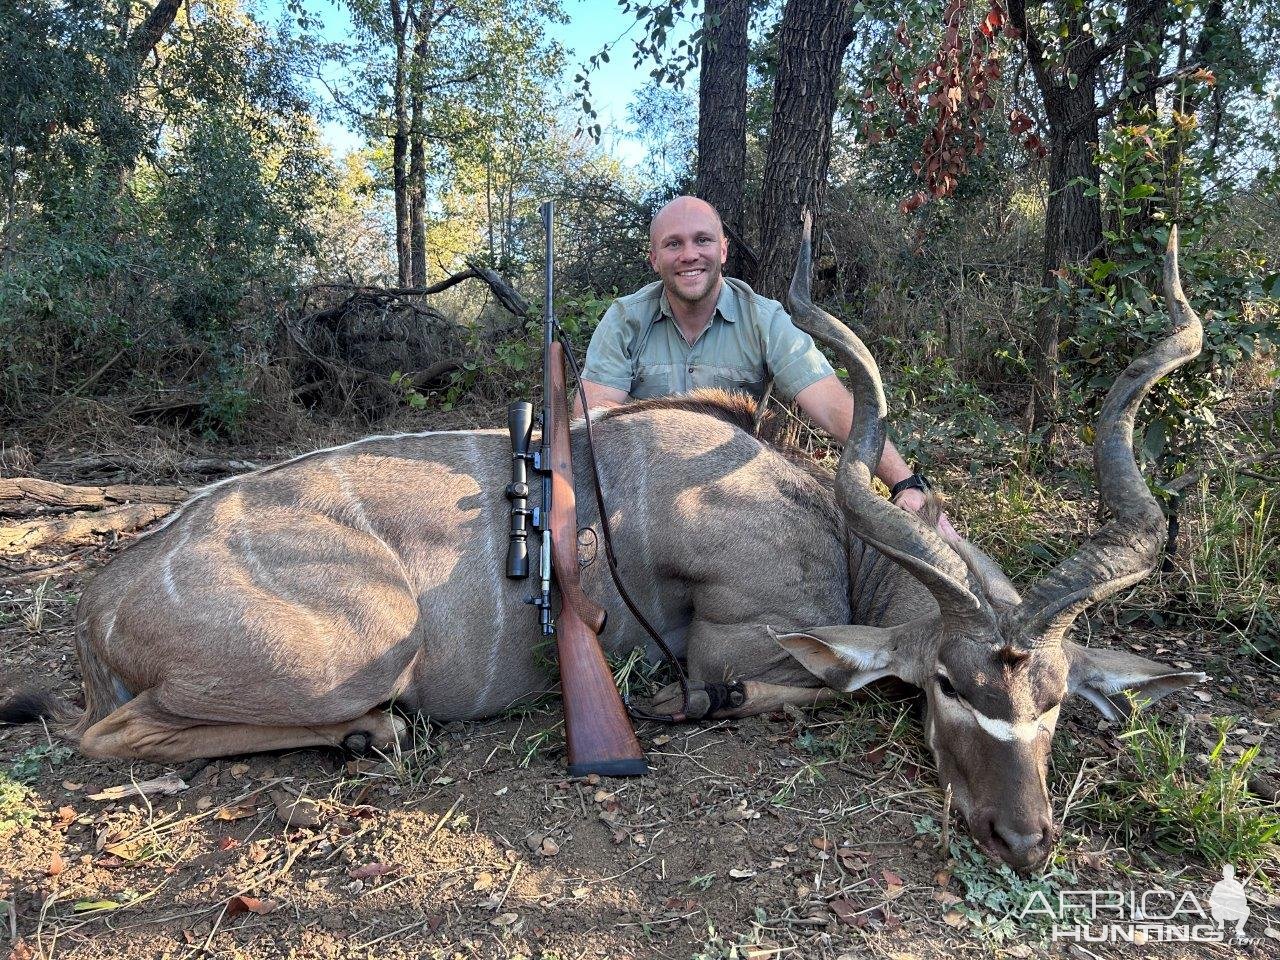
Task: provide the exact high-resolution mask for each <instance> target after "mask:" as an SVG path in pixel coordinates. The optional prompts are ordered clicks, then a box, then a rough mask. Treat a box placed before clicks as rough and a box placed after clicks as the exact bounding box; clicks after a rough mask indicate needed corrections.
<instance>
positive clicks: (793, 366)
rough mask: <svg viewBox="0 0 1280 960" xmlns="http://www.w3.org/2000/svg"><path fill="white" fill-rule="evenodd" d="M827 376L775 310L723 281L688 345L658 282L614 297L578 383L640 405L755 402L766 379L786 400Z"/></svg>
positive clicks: (816, 354)
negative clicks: (734, 393)
mask: <svg viewBox="0 0 1280 960" xmlns="http://www.w3.org/2000/svg"><path fill="white" fill-rule="evenodd" d="M833 372H834V371H833V370H832V369H831V364H829V363H828V362H827V358H826V357H824V356H823V355H822V353H821V351H819V350H818V348H817V347H816V346H814V343H813V338H812V337H810V336H809V335H808V334H807V333H805V332H803V331H802V330H800V329H798V328H797V327H796V325H795V324H794V323H792V322H791V318H790V317H789V316H787V312H786V311H785V310H783V309H782V304H780V303H778V302H777V301H776V300H768V299H766V298H764V297H762V296H760V295H759V294H757V293H756V292H755V291H754V290H752V289H751V288H750V287H749V286H747V285H746V284H745V283H743V282H742V281H741V280H735V279H733V278H731V277H725V278H724V284H723V285H722V286H721V288H720V298H719V299H718V300H717V301H716V312H715V313H714V314H713V315H712V317H711V323H710V324H708V326H707V328H706V329H705V330H703V331H702V334H701V335H700V336H699V337H698V339H697V340H696V341H695V342H694V343H693V344H692V345H690V344H689V343H688V342H686V341H685V339H684V336H683V335H682V334H681V333H680V328H679V327H678V326H676V322H675V320H674V319H673V317H672V315H671V305H670V303H669V302H668V300H667V294H666V291H665V290H664V289H663V287H662V281H661V280H655V281H654V282H653V283H651V284H649V285H648V286H646V287H644V288H642V289H641V290H639V291H638V292H637V293H633V294H631V295H630V296H628V297H619V298H618V299H617V300H615V301H614V302H613V305H612V306H611V307H609V309H608V310H607V311H606V312H605V315H604V316H603V317H602V318H601V320H600V325H599V326H598V327H597V328H596V331H595V333H594V334H593V335H592V337H591V346H590V347H588V348H587V363H586V366H585V367H584V369H583V371H582V378H583V379H584V380H590V381H591V382H592V383H599V384H602V385H604V386H606V387H613V388H615V389H617V390H625V391H627V393H628V394H629V395H630V396H631V397H632V398H633V399H636V400H642V399H646V398H648V397H660V396H664V395H666V394H671V393H685V392H687V391H689V390H693V389H696V388H698V387H721V388H723V389H726V390H740V391H742V392H744V393H749V394H751V395H752V396H754V397H755V398H756V399H759V398H760V397H761V396H763V395H764V390H765V385H766V383H767V382H768V379H769V377H773V379H774V381H775V387H776V389H777V390H778V392H779V393H781V394H782V396H783V397H784V398H786V399H788V400H790V399H792V398H794V397H795V395H796V394H797V393H799V392H800V391H801V390H803V389H804V388H805V387H807V386H810V385H811V384H814V383H817V382H818V381H819V380H821V379H822V378H823V377H827V376H830V375H831V374H832V373H833Z"/></svg>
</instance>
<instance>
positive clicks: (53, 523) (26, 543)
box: [0, 503, 173, 555]
mask: <svg viewBox="0 0 1280 960" xmlns="http://www.w3.org/2000/svg"><path fill="white" fill-rule="evenodd" d="M172 510H173V505H172V504H167V503H140V504H130V505H124V506H117V507H108V508H107V509H105V510H99V511H98V512H97V513H88V514H72V515H71V516H63V517H56V518H52V519H49V520H29V521H27V522H26V523H18V524H13V525H11V526H4V527H0V553H5V554H10V555H15V554H22V553H26V552H27V551H29V550H34V549H36V548H37V547H47V546H52V545H54V544H58V545H62V546H80V545H81V544H85V543H92V542H94V541H95V540H97V538H98V537H100V536H103V535H105V534H120V533H132V532H133V531H135V530H139V529H141V528H142V527H145V526H147V525H148V524H151V523H154V522H155V521H157V520H159V519H160V518H161V517H163V516H165V515H167V514H168V513H170V512H171V511H172Z"/></svg>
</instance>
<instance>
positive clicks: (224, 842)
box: [218, 837, 240, 850]
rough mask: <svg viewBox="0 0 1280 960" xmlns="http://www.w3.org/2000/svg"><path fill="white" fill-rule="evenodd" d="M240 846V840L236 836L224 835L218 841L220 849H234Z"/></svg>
mask: <svg viewBox="0 0 1280 960" xmlns="http://www.w3.org/2000/svg"><path fill="white" fill-rule="evenodd" d="M238 846H240V841H239V840H237V839H236V838H235V837H223V838H222V839H221V840H219V841H218V849H219V850H234V849H235V848H236V847H238Z"/></svg>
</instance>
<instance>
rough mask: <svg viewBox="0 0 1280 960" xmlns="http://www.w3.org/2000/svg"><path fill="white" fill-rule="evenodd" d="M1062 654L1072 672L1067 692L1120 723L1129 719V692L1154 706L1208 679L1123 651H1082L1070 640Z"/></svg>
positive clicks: (1088, 648) (1089, 648) (1196, 673)
mask: <svg viewBox="0 0 1280 960" xmlns="http://www.w3.org/2000/svg"><path fill="white" fill-rule="evenodd" d="M1063 651H1064V652H1065V653H1066V655H1067V663H1068V664H1069V665H1070V671H1071V672H1070V674H1069V677H1070V679H1069V681H1068V688H1067V692H1068V693H1075V694H1079V695H1080V696H1082V697H1084V698H1085V699H1086V700H1088V701H1089V702H1090V703H1092V704H1093V705H1094V706H1095V707H1097V708H1098V710H1099V711H1100V712H1101V713H1102V715H1103V716H1104V717H1106V718H1107V719H1108V720H1120V719H1121V718H1123V717H1125V716H1127V715H1128V713H1129V701H1128V698H1127V697H1126V696H1125V695H1124V694H1125V691H1126V690H1127V691H1129V692H1130V693H1132V694H1133V695H1134V696H1135V697H1136V698H1137V699H1138V700H1146V701H1149V702H1151V703H1155V701H1157V700H1160V699H1161V698H1163V697H1167V696H1168V695H1169V694H1171V693H1173V692H1175V691H1177V690H1181V689H1182V688H1183V687H1187V686H1190V685H1191V684H1193V683H1200V682H1201V681H1203V680H1206V679H1208V678H1207V676H1206V675H1205V674H1203V673H1199V672H1197V671H1195V670H1176V669H1174V668H1173V667H1166V666H1165V665H1164V664H1160V663H1156V662H1155V661H1153V660H1145V659H1143V658H1142V657H1139V656H1137V655H1135V654H1132V653H1127V652H1125V651H1123V650H1108V649H1105V648H1102V647H1082V646H1080V645H1079V644H1078V643H1072V642H1071V641H1070V640H1067V641H1064V643H1063Z"/></svg>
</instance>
